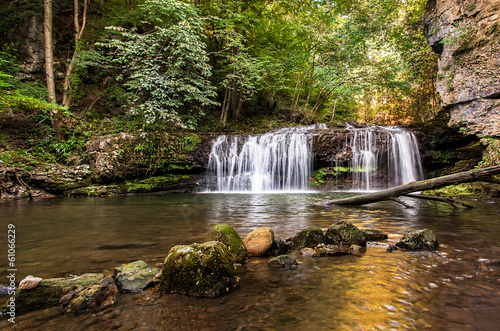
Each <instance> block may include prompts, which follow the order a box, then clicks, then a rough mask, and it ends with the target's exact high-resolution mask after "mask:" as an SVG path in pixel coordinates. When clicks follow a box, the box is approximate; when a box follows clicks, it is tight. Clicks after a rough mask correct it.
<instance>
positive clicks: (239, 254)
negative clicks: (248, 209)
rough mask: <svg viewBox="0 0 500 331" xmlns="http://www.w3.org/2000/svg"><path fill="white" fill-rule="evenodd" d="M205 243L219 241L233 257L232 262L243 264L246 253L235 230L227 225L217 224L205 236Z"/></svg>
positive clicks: (246, 257)
mask: <svg viewBox="0 0 500 331" xmlns="http://www.w3.org/2000/svg"><path fill="white" fill-rule="evenodd" d="M205 241H220V242H221V243H223V244H225V245H226V246H227V248H228V249H229V252H231V254H232V255H233V258H234V262H236V263H244V262H245V261H246V260H247V259H248V252H247V248H246V247H245V244H244V243H243V240H241V237H240V235H239V234H238V232H236V230H235V229H234V228H233V227H231V226H230V225H228V224H217V225H216V226H214V227H213V228H211V229H210V230H209V231H208V233H207V234H206V235H205Z"/></svg>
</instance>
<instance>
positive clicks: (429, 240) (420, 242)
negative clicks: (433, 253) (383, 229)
mask: <svg viewBox="0 0 500 331" xmlns="http://www.w3.org/2000/svg"><path fill="white" fill-rule="evenodd" d="M396 247H398V248H402V249H407V250H412V251H415V250H435V249H438V248H439V243H438V241H437V239H436V235H435V234H434V232H432V231H431V230H429V229H421V230H410V231H409V232H408V233H407V234H405V235H404V237H403V238H402V239H401V240H400V241H399V242H398V243H397V244H396Z"/></svg>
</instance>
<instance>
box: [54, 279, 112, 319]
mask: <svg viewBox="0 0 500 331" xmlns="http://www.w3.org/2000/svg"><path fill="white" fill-rule="evenodd" d="M117 294H118V287H117V286H116V284H115V281H114V280H113V278H112V277H105V278H103V279H101V280H100V281H98V282H97V283H94V284H92V285H89V286H82V287H78V288H77V289H75V290H73V291H71V292H70V293H68V294H66V295H65V296H63V297H62V298H61V300H60V302H59V303H60V305H61V306H62V307H63V308H64V310H65V311H67V312H69V313H82V312H91V311H96V310H99V309H104V308H106V307H108V306H111V305H113V304H114V303H115V301H116V295H117Z"/></svg>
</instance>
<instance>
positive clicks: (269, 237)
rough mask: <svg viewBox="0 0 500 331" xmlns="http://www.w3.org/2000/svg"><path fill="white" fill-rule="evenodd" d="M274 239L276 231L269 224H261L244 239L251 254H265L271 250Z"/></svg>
mask: <svg viewBox="0 0 500 331" xmlns="http://www.w3.org/2000/svg"><path fill="white" fill-rule="evenodd" d="M273 241H274V232H273V230H272V229H271V228H270V227H268V226H261V227H260V228H257V229H255V230H253V231H252V232H250V233H249V234H248V235H247V236H246V237H245V239H244V240H243V242H244V244H245V246H246V248H247V251H248V255H249V256H263V255H265V254H267V253H268V252H269V250H270V249H271V246H272V245H273Z"/></svg>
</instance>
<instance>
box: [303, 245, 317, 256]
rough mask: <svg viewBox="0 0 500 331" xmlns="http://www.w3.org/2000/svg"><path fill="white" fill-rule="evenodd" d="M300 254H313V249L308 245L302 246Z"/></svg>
mask: <svg viewBox="0 0 500 331" xmlns="http://www.w3.org/2000/svg"><path fill="white" fill-rule="evenodd" d="M300 254H302V255H304V256H314V254H315V253H314V249H312V248H310V247H305V248H302V249H301V250H300Z"/></svg>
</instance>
